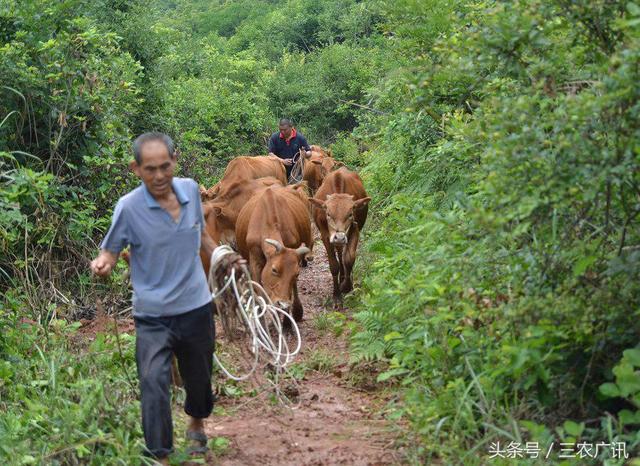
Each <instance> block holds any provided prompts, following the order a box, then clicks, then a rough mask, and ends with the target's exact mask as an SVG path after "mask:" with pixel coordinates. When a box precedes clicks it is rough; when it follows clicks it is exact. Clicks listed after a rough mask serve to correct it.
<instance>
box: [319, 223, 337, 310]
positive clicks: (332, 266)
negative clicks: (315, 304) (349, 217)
mask: <svg viewBox="0 0 640 466" xmlns="http://www.w3.org/2000/svg"><path fill="white" fill-rule="evenodd" d="M321 236H322V242H323V243H324V248H325V249H326V250H327V258H328V259H329V270H330V271H331V277H332V278H333V299H338V298H340V285H339V282H338V274H339V273H340V264H339V263H338V259H337V258H336V250H335V248H334V247H333V244H331V242H330V241H329V235H321Z"/></svg>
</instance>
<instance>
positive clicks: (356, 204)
mask: <svg viewBox="0 0 640 466" xmlns="http://www.w3.org/2000/svg"><path fill="white" fill-rule="evenodd" d="M370 200H371V198H370V197H363V198H362V199H358V200H357V201H355V202H354V203H353V208H354V209H361V208H363V207H364V206H366V205H367V204H368V203H369V201H370Z"/></svg>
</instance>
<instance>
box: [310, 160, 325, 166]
mask: <svg viewBox="0 0 640 466" xmlns="http://www.w3.org/2000/svg"><path fill="white" fill-rule="evenodd" d="M311 163H312V164H314V165H322V160H312V161H311Z"/></svg>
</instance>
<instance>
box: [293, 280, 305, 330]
mask: <svg viewBox="0 0 640 466" xmlns="http://www.w3.org/2000/svg"><path fill="white" fill-rule="evenodd" d="M302 312H303V309H302V302H300V296H298V282H295V283H294V284H293V304H292V306H291V315H292V316H293V320H295V321H296V322H300V321H301V320H302Z"/></svg>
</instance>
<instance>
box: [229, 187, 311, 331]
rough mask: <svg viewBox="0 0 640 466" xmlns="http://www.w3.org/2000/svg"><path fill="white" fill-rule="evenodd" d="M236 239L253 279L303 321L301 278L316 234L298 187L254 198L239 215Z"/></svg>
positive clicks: (270, 189)
mask: <svg viewBox="0 0 640 466" xmlns="http://www.w3.org/2000/svg"><path fill="white" fill-rule="evenodd" d="M236 240H237V243H238V251H239V252H240V254H242V256H243V257H244V258H245V259H248V260H249V269H250V270H251V276H252V277H253V279H254V280H256V281H259V282H260V283H261V284H262V286H263V287H264V289H265V290H266V292H267V293H268V295H269V297H270V298H271V300H272V301H273V302H274V303H275V304H276V305H277V306H279V307H281V308H283V309H285V310H287V311H291V314H292V315H293V318H294V319H295V320H296V321H300V320H302V313H303V309H302V303H301V302H300V298H299V297H298V285H297V280H298V274H299V272H300V261H301V260H302V259H303V258H304V257H306V256H307V257H308V255H310V254H311V249H310V248H311V247H313V236H312V235H311V222H310V220H309V211H308V208H307V206H306V205H305V203H304V202H303V201H302V200H301V199H300V196H299V194H298V193H296V192H295V188H293V189H292V188H290V187H278V186H270V187H268V188H267V189H265V190H264V191H263V192H262V193H260V195H257V196H254V197H253V198H251V200H250V201H249V202H248V203H247V205H245V206H244V207H243V208H242V210H241V211H240V215H239V216H238V221H237V222H236ZM285 324H286V321H285Z"/></svg>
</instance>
